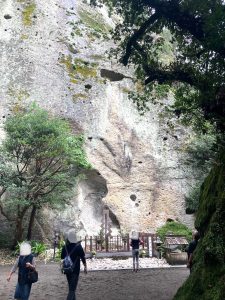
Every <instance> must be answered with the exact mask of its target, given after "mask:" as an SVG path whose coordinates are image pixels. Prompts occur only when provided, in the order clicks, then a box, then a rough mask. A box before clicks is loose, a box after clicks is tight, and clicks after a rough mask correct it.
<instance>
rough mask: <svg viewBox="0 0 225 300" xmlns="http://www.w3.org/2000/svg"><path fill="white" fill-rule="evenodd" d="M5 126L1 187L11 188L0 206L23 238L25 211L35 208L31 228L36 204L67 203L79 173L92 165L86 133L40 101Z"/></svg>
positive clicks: (19, 113)
mask: <svg viewBox="0 0 225 300" xmlns="http://www.w3.org/2000/svg"><path fill="white" fill-rule="evenodd" d="M5 131H6V138H5V140H4V141H3V144H2V146H1V156H0V173H1V177H0V186H1V188H2V191H3V192H6V191H7V193H6V194H5V197H4V198H3V197H2V198H1V199H0V206H1V211H2V212H3V214H4V216H5V217H6V218H7V219H8V220H9V221H11V222H16V224H17V225H16V230H20V234H19V236H18V237H16V238H19V239H21V238H22V236H21V234H22V230H23V229H22V227H23V224H22V222H23V219H24V217H25V215H26V213H31V219H30V222H29V226H31V227H32V220H33V217H34V215H33V216H32V213H33V214H35V213H36V210H37V209H40V208H42V207H43V206H45V205H48V207H52V208H57V207H59V206H62V205H64V204H65V203H66V202H67V201H68V200H69V198H70V197H71V196H72V189H73V187H74V186H75V183H76V177H77V175H78V174H79V173H80V172H81V171H82V170H83V169H87V168H90V165H89V163H88V162H87V160H86V156H85V153H84V150H83V142H84V140H83V137H82V136H80V135H77V136H75V135H73V134H72V132H71V128H70V125H69V124H68V123H67V122H66V121H64V120H61V119H59V118H55V117H52V116H50V115H49V114H48V113H47V112H46V111H44V110H42V109H40V108H38V107H36V106H34V107H32V108H30V109H28V110H27V111H22V112H18V113H16V114H15V115H14V116H12V117H9V118H8V119H7V120H6V123H5ZM30 209H31V210H30ZM30 229H31V228H30V227H29V229H28V230H30ZM28 238H29V237H28Z"/></svg>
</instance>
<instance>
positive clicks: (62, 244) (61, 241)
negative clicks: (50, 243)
mask: <svg viewBox="0 0 225 300" xmlns="http://www.w3.org/2000/svg"><path fill="white" fill-rule="evenodd" d="M63 246H65V241H64V240H62V239H60V240H59V244H58V247H57V251H56V255H55V259H56V261H60V260H61V253H62V248H63Z"/></svg>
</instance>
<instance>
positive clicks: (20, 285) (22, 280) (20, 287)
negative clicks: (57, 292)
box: [7, 242, 35, 300]
mask: <svg viewBox="0 0 225 300" xmlns="http://www.w3.org/2000/svg"><path fill="white" fill-rule="evenodd" d="M17 268H18V269H19V270H18V282H17V285H16V290H15V295H14V299H21V300H28V299H29V296H30V291H31V287H32V283H30V282H28V273H29V271H31V270H34V269H35V260H34V256H33V254H31V245H30V244H29V243H27V242H23V243H22V244H21V245H20V255H19V257H18V258H17V260H16V262H15V264H14V266H13V267H12V269H11V271H10V273H9V276H8V278H7V280H8V281H10V279H11V276H12V274H13V273H15V271H16V270H17Z"/></svg>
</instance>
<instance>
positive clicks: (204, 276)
mask: <svg viewBox="0 0 225 300" xmlns="http://www.w3.org/2000/svg"><path fill="white" fill-rule="evenodd" d="M195 225H196V228H197V229H198V230H199V232H200V234H201V239H200V241H199V244H198V247H197V249H196V252H195V255H194V266H193V271H192V273H191V275H190V276H189V278H188V279H187V281H186V282H185V283H184V285H183V286H182V287H181V288H180V289H179V290H178V292H177V294H176V295H175V297H174V300H193V299H198V300H222V299H225V298H224V297H225V150H224V149H223V151H222V153H221V154H220V156H219V159H218V162H217V163H216V164H215V166H214V167H213V169H212V170H211V172H210V174H209V175H208V177H207V178H206V180H205V181H204V184H203V186H202V189H201V196H200V206H199V209H198V212H197V215H196V222H195Z"/></svg>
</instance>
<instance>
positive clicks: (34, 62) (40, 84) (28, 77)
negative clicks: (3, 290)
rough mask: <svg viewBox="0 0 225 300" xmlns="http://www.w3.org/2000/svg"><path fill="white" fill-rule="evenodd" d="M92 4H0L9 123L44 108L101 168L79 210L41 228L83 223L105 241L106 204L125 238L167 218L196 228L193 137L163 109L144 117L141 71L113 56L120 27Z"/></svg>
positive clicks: (16, 0) (75, 206)
mask: <svg viewBox="0 0 225 300" xmlns="http://www.w3.org/2000/svg"><path fill="white" fill-rule="evenodd" d="M85 2H87V1H80V0H79V1H78V0H77V1H74V0H48V1H46V0H0V7H1V11H0V53H1V63H0V73H1V81H0V99H1V102H0V120H1V124H4V120H5V118H7V116H8V115H10V114H12V113H13V112H16V111H17V110H19V109H20V107H21V106H24V105H29V103H32V102H34V101H35V102H36V103H38V104H39V105H40V106H41V107H43V108H45V109H47V110H48V111H50V112H51V113H52V114H54V115H60V116H61V117H62V118H66V119H67V120H69V122H70V123H71V126H72V128H73V130H74V133H77V132H79V133H83V134H84V136H85V138H86V144H85V147H86V152H87V155H88V158H89V161H90V162H91V164H92V166H93V170H91V171H90V172H88V173H86V174H85V178H84V179H82V180H80V181H79V182H78V187H77V189H76V191H74V200H73V201H72V202H71V205H70V206H68V207H67V208H66V210H65V211H63V212H61V213H60V214H58V215H54V214H52V213H50V212H47V213H48V215H49V216H50V217H49V220H50V222H49V223H47V224H45V226H43V221H42V222H41V224H39V225H40V226H41V227H42V228H44V231H43V232H51V231H52V230H53V229H54V230H60V231H63V230H65V229H66V228H67V227H69V226H76V227H77V228H79V229H82V230H83V233H87V234H96V233H98V232H99V231H100V225H101V219H102V211H103V207H104V205H107V207H108V208H109V210H110V217H111V221H112V223H113V227H117V228H119V227H120V228H121V230H122V231H124V232H128V231H130V230H131V229H136V230H140V231H145V232H153V231H155V229H156V228H157V227H158V226H160V225H163V224H164V223H165V221H166V220H167V219H174V220H179V221H181V222H183V223H185V224H187V225H189V226H192V224H193V220H192V217H191V216H188V215H186V214H185V203H184V194H185V192H186V191H187V190H188V186H187V182H188V180H189V179H190V174H189V173H188V172H187V171H186V170H184V168H183V167H182V164H181V163H180V159H181V156H182V151H181V149H182V147H183V145H184V143H185V140H186V139H187V133H186V132H185V131H184V130H183V129H182V128H180V127H177V128H174V129H173V131H169V130H168V129H167V126H166V124H164V121H163V119H161V118H160V117H159V116H158V112H159V109H160V107H158V106H157V105H154V104H152V105H151V107H150V111H149V112H148V113H147V114H146V115H145V116H140V115H139V114H138V112H137V110H136V108H135V106H134V104H133V103H132V102H131V100H129V99H128V93H129V91H132V90H133V89H134V88H135V82H134V79H133V78H134V74H133V70H132V69H127V68H124V67H123V66H121V65H119V64H117V63H116V62H115V61H114V59H110V58H109V57H108V54H107V52H108V51H109V49H110V48H111V47H115V45H114V44H113V42H112V39H111V36H110V29H112V28H113V26H114V23H113V21H112V20H111V19H109V17H108V15H107V13H106V10H105V9H104V8H101V9H95V10H94V9H93V8H91V7H90V6H89V5H88V3H85ZM1 137H2V138H3V137H4V132H3V130H2V129H1ZM45 213H46V212H45ZM39 225H38V226H39ZM40 226H39V227H40ZM45 228H50V230H48V229H46V231H45ZM43 234H44V233H43Z"/></svg>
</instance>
